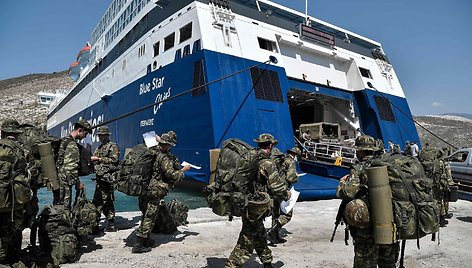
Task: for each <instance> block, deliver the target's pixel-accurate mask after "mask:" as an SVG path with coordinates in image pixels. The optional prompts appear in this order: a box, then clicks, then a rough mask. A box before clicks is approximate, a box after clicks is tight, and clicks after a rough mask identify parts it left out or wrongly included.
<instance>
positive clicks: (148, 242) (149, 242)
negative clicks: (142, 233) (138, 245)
mask: <svg viewBox="0 0 472 268" xmlns="http://www.w3.org/2000/svg"><path fill="white" fill-rule="evenodd" d="M154 242H156V241H154V239H152V238H151V237H148V238H146V239H144V246H145V247H148V248H151V247H152V246H154Z"/></svg>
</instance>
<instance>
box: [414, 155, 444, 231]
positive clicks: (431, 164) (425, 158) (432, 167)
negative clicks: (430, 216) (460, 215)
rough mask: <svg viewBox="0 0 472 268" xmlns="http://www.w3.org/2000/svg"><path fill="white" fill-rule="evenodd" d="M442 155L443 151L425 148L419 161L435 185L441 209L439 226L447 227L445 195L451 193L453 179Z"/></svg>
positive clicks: (436, 196) (435, 195) (436, 198)
mask: <svg viewBox="0 0 472 268" xmlns="http://www.w3.org/2000/svg"><path fill="white" fill-rule="evenodd" d="M442 154H443V152H442V150H441V149H437V148H433V147H428V148H424V149H423V150H421V152H420V154H419V160H420V161H421V164H422V165H423V168H424V171H425V173H426V176H427V177H428V178H430V179H431V181H432V183H433V195H434V199H435V200H436V201H437V203H438V208H439V224H440V226H441V227H446V225H447V224H448V221H447V220H446V215H447V211H446V206H445V200H444V194H445V193H446V192H448V191H449V181H450V180H451V178H450V174H449V172H448V167H447V164H446V163H445V162H444V161H443V160H442V159H441V157H442Z"/></svg>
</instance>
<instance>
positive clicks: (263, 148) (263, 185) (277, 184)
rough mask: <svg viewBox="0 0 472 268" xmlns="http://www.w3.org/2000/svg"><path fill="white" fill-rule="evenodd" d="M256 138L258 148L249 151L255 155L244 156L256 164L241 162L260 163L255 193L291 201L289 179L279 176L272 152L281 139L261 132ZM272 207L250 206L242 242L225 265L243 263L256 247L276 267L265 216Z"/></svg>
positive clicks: (239, 242) (270, 265) (268, 263)
mask: <svg viewBox="0 0 472 268" xmlns="http://www.w3.org/2000/svg"><path fill="white" fill-rule="evenodd" d="M254 141H255V142H257V145H258V148H256V149H253V150H250V151H249V152H248V154H251V155H252V156H253V157H249V155H248V157H245V158H244V159H251V161H254V163H242V164H241V166H243V165H244V166H248V167H249V166H250V167H254V165H257V175H256V176H255V177H254V178H253V181H254V182H255V183H254V189H253V191H254V193H260V194H261V195H263V196H264V195H265V196H267V195H269V196H270V197H268V196H267V198H272V199H274V201H275V202H280V201H282V200H288V199H289V198H290V192H289V191H287V187H286V185H285V181H284V180H283V178H282V177H281V176H280V175H279V172H278V170H277V167H276V166H275V164H274V162H273V160H271V159H270V155H271V151H272V149H273V148H274V146H275V145H276V144H277V140H276V139H275V138H274V136H272V135H271V134H261V135H259V137H258V138H257V139H254ZM244 161H249V160H244ZM236 176H237V175H236ZM267 202H269V200H267ZM256 210H257V211H256ZM269 210H270V206H267V211H260V210H259V209H258V208H256V207H254V208H249V206H248V208H247V214H245V215H243V216H242V222H243V226H242V229H241V232H240V233H239V239H238V242H237V244H236V246H235V247H234V249H233V251H232V252H231V255H230V256H229V258H228V260H227V261H226V264H225V267H227V268H230V267H240V266H242V265H243V264H244V263H245V262H246V261H247V260H249V258H250V257H251V255H252V252H253V251H254V249H255V250H256V253H257V255H258V256H259V259H260V260H261V262H262V263H263V264H264V267H272V252H271V250H270V249H269V247H268V246H267V240H266V232H265V228H264V216H266V215H267V214H268V213H269V212H270V211H269ZM253 214H258V215H257V216H255V217H250V215H253ZM254 218H255V219H254Z"/></svg>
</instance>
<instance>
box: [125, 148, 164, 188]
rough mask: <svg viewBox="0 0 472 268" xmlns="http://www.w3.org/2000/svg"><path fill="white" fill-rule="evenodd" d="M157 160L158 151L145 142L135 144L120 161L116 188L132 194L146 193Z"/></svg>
mask: <svg viewBox="0 0 472 268" xmlns="http://www.w3.org/2000/svg"><path fill="white" fill-rule="evenodd" d="M155 160H156V152H155V151H153V150H152V149H149V148H147V147H146V145H145V144H138V145H136V146H134V147H133V148H132V149H131V151H130V152H129V153H128V154H127V155H126V156H125V158H124V159H123V161H122V162H121V163H120V171H119V172H118V177H117V182H116V189H117V190H118V191H120V192H122V193H125V194H127V195H131V196H140V195H145V194H146V191H147V189H148V185H149V181H150V179H151V177H152V173H153V164H154V161H155Z"/></svg>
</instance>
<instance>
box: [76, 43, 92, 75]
mask: <svg viewBox="0 0 472 268" xmlns="http://www.w3.org/2000/svg"><path fill="white" fill-rule="evenodd" d="M90 48H91V47H90V44H89V43H87V45H86V46H85V47H83V48H82V49H81V50H80V51H79V54H77V62H78V63H79V66H80V67H81V68H82V69H83V68H85V66H87V64H88V62H89V59H90Z"/></svg>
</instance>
